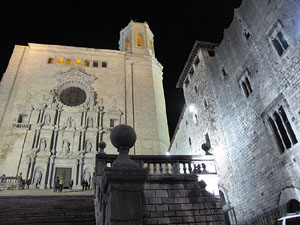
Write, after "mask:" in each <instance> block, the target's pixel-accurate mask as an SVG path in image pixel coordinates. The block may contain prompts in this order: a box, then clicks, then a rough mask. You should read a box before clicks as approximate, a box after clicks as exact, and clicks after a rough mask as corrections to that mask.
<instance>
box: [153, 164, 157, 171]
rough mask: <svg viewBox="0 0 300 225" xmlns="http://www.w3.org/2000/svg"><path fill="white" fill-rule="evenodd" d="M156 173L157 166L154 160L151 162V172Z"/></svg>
mask: <svg viewBox="0 0 300 225" xmlns="http://www.w3.org/2000/svg"><path fill="white" fill-rule="evenodd" d="M156 173H157V166H156V162H154V163H153V174H156Z"/></svg>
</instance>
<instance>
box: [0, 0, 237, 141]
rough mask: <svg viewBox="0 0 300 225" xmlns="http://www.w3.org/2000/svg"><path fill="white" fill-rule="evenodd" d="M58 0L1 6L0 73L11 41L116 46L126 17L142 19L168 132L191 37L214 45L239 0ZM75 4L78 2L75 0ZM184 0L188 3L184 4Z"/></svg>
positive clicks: (173, 124) (172, 126)
mask: <svg viewBox="0 0 300 225" xmlns="http://www.w3.org/2000/svg"><path fill="white" fill-rule="evenodd" d="M65 2H69V5H62V3H61V1H56V2H55V1H53V2H49V1H46V2H44V1H43V2H42V4H43V5H41V6H38V5H34V4H32V5H29V4H27V3H26V4H24V6H20V5H18V6H17V8H16V6H7V7H6V8H2V11H3V12H2V13H1V48H0V49H1V51H0V57H1V63H0V74H1V75H2V74H3V73H4V72H5V69H6V67H7V64H8V61H9V58H10V56H11V53H12V51H13V47H14V45H16V44H17V45H27V43H40V44H57V45H69V46H77V47H91V48H99V49H118V40H119V32H120V30H121V29H122V28H124V27H126V26H127V25H128V23H129V22H130V20H131V19H133V20H135V21H138V22H145V21H146V22H147V23H148V24H149V27H150V29H151V30H152V32H153V34H154V47H155V55H156V58H157V59H158V61H159V62H160V63H161V64H162V65H163V67H164V69H163V72H164V75H163V76H164V81H163V82H164V91H165V97H166V106H167V116H168V123H169V130H170V135H171V136H172V134H173V132H174V129H175V127H176V124H177V121H178V118H179V115H180V112H181V109H182V107H183V104H184V98H183V94H182V90H181V89H176V87H175V86H176V83H177V80H178V77H179V75H180V74H181V71H182V70H183V67H184V65H185V62H186V60H187V58H188V55H189V53H190V51H191V49H192V47H193V44H194V42H195V41H196V40H199V41H209V42H217V43H219V42H220V41H221V40H222V38H223V31H224V29H225V28H227V27H228V26H229V25H230V23H231V21H232V18H233V9H234V8H236V7H238V6H239V5H240V4H241V0H230V1H223V0H202V1H166V2H165V3H163V2H161V4H164V5H163V6H162V5H160V4H159V2H157V1H151V2H150V1H139V2H136V3H135V2H134V1H123V4H120V3H119V1H106V3H104V1H99V2H92V1H81V2H80V1H65ZM77 2H78V3H77ZM187 3H189V4H187Z"/></svg>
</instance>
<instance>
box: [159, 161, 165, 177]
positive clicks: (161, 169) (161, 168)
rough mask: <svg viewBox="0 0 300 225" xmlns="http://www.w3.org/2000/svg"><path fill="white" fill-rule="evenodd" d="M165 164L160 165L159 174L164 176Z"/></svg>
mask: <svg viewBox="0 0 300 225" xmlns="http://www.w3.org/2000/svg"><path fill="white" fill-rule="evenodd" d="M163 170H164V169H163V163H159V172H160V174H161V175H162V174H163Z"/></svg>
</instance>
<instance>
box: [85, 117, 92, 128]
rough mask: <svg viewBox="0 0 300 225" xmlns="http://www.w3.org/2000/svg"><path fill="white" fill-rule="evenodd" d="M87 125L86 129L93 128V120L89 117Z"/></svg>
mask: <svg viewBox="0 0 300 225" xmlns="http://www.w3.org/2000/svg"><path fill="white" fill-rule="evenodd" d="M87 125H88V127H93V126H94V119H93V117H89V118H88V119H87Z"/></svg>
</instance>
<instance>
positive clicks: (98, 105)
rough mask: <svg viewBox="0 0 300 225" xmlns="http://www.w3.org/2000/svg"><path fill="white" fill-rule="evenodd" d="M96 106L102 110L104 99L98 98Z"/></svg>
mask: <svg viewBox="0 0 300 225" xmlns="http://www.w3.org/2000/svg"><path fill="white" fill-rule="evenodd" d="M96 107H97V108H98V109H99V110H100V111H103V110H104V100H103V98H100V100H99V102H97V104H96Z"/></svg>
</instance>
